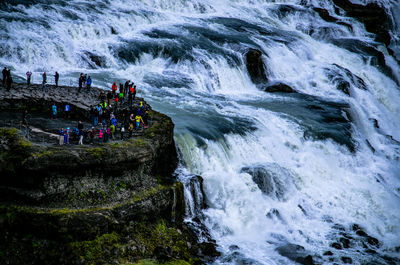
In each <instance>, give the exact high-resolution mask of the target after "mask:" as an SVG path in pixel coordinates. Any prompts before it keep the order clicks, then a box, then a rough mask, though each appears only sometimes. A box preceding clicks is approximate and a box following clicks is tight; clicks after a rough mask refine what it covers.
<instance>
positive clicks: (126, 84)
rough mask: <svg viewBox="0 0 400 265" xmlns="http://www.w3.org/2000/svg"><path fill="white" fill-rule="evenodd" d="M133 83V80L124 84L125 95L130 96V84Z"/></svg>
mask: <svg viewBox="0 0 400 265" xmlns="http://www.w3.org/2000/svg"><path fill="white" fill-rule="evenodd" d="M130 82H131V80H128V81H126V82H125V84H124V95H125V96H126V95H128V88H129V83H130Z"/></svg>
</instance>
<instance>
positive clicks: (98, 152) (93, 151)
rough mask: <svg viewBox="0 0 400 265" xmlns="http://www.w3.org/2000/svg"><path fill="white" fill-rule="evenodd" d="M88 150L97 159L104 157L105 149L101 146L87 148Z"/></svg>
mask: <svg viewBox="0 0 400 265" xmlns="http://www.w3.org/2000/svg"><path fill="white" fill-rule="evenodd" d="M86 152H87V153H88V154H89V155H91V156H94V157H95V158H97V159H102V157H103V156H104V150H103V149H102V148H100V147H95V148H88V149H86Z"/></svg>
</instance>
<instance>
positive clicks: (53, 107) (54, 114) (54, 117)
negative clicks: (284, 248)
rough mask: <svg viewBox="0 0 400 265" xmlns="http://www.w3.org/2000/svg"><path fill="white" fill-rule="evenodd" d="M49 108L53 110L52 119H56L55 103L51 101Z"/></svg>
mask: <svg viewBox="0 0 400 265" xmlns="http://www.w3.org/2000/svg"><path fill="white" fill-rule="evenodd" d="M51 109H52V111H53V119H57V106H56V103H53V106H51Z"/></svg>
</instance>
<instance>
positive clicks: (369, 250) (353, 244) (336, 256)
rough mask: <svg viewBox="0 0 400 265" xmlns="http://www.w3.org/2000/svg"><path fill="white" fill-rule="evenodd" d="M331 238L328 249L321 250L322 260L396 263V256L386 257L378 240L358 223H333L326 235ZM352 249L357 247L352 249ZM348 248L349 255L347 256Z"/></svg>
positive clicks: (348, 262) (346, 262)
mask: <svg viewBox="0 0 400 265" xmlns="http://www.w3.org/2000/svg"><path fill="white" fill-rule="evenodd" d="M328 239H331V240H332V243H330V249H329V250H325V251H323V252H322V256H323V259H324V261H326V262H327V260H328V261H329V262H332V261H336V262H337V261H340V262H341V263H343V264H352V263H353V262H354V261H356V263H360V264H398V263H399V262H400V260H399V259H398V258H392V257H388V256H386V255H385V254H382V252H381V251H379V248H380V247H381V243H380V241H379V240H378V239H377V238H375V237H372V236H370V235H369V234H368V233H367V232H366V231H365V229H364V228H362V227H361V226H360V225H358V224H352V225H350V226H348V227H346V226H343V225H341V224H333V225H332V232H331V233H330V235H328ZM353 249H357V250H356V251H353ZM349 250H350V251H351V252H350V253H351V255H352V256H351V257H348V256H347V255H348V254H349ZM371 254H373V255H371ZM326 259H327V260H326Z"/></svg>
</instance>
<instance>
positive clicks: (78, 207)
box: [0, 84, 215, 264]
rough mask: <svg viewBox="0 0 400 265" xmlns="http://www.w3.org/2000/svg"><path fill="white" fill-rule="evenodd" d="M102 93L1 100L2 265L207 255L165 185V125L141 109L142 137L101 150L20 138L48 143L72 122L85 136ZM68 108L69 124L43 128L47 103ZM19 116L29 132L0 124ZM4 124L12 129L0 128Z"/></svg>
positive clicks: (19, 93) (170, 155)
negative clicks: (145, 120) (26, 118)
mask: <svg viewBox="0 0 400 265" xmlns="http://www.w3.org/2000/svg"><path fill="white" fill-rule="evenodd" d="M100 91H101V90H100V89H97V88H93V89H91V91H90V92H87V91H85V92H84V93H77V88H72V87H58V88H55V87H54V86H49V88H48V91H47V92H46V93H43V92H42V89H41V87H40V86H38V85H32V86H31V87H30V88H27V87H26V86H25V85H22V84H14V85H13V87H12V89H11V91H10V92H6V91H4V90H0V99H1V104H0V105H1V107H0V126H1V125H3V127H1V128H0V176H1V177H0V230H1V231H2V232H1V236H0V263H2V264H54V263H57V264H94V263H96V264H100V263H101V264H103V263H112V264H115V263H119V262H125V263H126V262H135V261H137V260H139V259H144V258H152V259H157V260H159V261H160V262H163V261H168V260H175V259H180V260H184V261H185V262H188V263H189V264H196V263H201V262H202V261H201V260H200V259H199V258H200V257H206V256H207V255H208V254H207V252H208V253H211V252H210V251H209V250H208V249H209V248H210V245H211V248H213V249H214V253H215V247H214V244H213V243H212V242H211V243H210V242H208V243H207V242H206V243H202V244H200V243H198V242H197V238H196V236H195V235H194V233H193V232H192V231H191V230H190V229H189V228H188V227H186V226H185V225H184V224H183V223H182V220H183V215H184V213H185V204H184V198H183V196H184V195H183V194H184V193H183V185H182V184H181V183H179V182H176V180H175V179H174V177H173V176H172V173H173V172H174V170H175V168H176V165H177V154H176V149H175V143H174V139H173V129H174V124H173V123H172V121H171V119H170V118H169V117H167V116H166V115H163V114H161V113H159V112H156V111H154V110H151V108H150V106H149V108H150V123H149V124H150V126H149V128H148V129H146V130H144V131H143V132H141V133H140V134H137V135H135V136H134V137H132V138H130V139H125V140H123V141H122V140H115V141H111V142H109V143H103V144H95V145H90V144H85V145H83V146H79V145H74V144H72V145H70V146H65V145H63V146H58V145H57V144H56V140H54V141H53V142H45V143H43V142H40V141H36V139H38V137H36V138H35V137H31V140H32V141H28V140H27V139H26V137H24V136H26V131H29V132H30V133H31V134H35V133H34V132H32V131H33V130H32V127H34V126H37V127H38V128H39V127H40V128H39V129H38V131H41V133H42V134H43V133H46V134H50V135H52V134H54V133H56V132H55V131H54V130H55V129H54V128H53V127H52V126H53V125H54V126H56V125H57V122H62V123H67V122H73V123H76V122H77V119H79V120H83V121H84V122H86V125H85V126H87V125H88V124H89V123H88V122H89V121H88V120H87V119H88V117H89V108H90V106H92V105H94V104H97V103H98V95H99V93H100ZM139 101H143V99H141V98H138V99H136V100H135V101H134V102H133V108H135V107H137V106H138V104H139ZM67 102H68V103H69V104H70V105H71V108H72V110H73V113H72V115H71V118H64V119H62V118H59V119H57V120H54V121H51V122H47V121H46V120H48V118H49V116H50V115H49V113H51V105H52V104H53V103H56V104H58V105H60V106H62V105H63V104H65V103H67ZM143 102H144V101H143ZM144 104H146V103H145V102H144ZM127 108H128V106H127V102H125V103H122V104H120V105H119V106H118V108H115V106H114V109H113V110H114V113H115V114H116V115H117V117H122V115H123V114H124V113H125V112H126V110H127ZM25 109H27V110H28V112H29V113H30V115H32V120H35V119H36V123H34V121H33V123H30V124H29V126H26V125H22V124H20V123H18V122H14V123H12V122H11V121H7V120H6V118H5V117H9V116H12V115H13V113H18V115H20V113H21V112H22V111H23V110H25ZM121 119H123V118H121ZM38 121H42V122H41V123H42V124H40V122H38ZM1 122H3V124H2V123H1ZM8 122H10V125H11V126H14V127H10V126H9V125H8V126H4V125H7V123H8ZM43 123H45V125H43ZM49 139H50V138H49ZM213 255H214V254H213Z"/></svg>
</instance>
